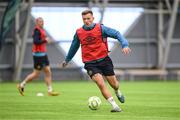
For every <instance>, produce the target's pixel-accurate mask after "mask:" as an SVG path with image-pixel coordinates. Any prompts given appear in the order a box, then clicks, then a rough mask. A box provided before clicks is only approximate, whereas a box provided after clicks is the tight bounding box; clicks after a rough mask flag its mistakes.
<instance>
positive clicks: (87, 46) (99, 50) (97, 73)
mask: <svg viewBox="0 0 180 120" xmlns="http://www.w3.org/2000/svg"><path fill="white" fill-rule="evenodd" d="M82 20H83V23H84V25H83V26H82V27H81V28H79V29H77V31H76V33H75V35H74V39H73V41H72V44H71V47H70V49H69V52H68V54H67V56H66V58H65V61H64V62H63V63H62V66H63V67H65V66H66V65H67V64H68V62H69V61H70V60H71V59H72V58H73V57H74V55H75V54H76V52H77V50H78V48H79V46H80V45H81V52H82V60H83V63H84V64H85V66H84V68H85V69H86V70H87V73H88V75H89V76H90V77H91V78H92V80H93V81H94V82H95V83H96V84H97V86H98V87H99V89H100V91H101V93H102V95H103V96H104V98H105V99H106V100H107V101H108V102H109V103H110V104H111V105H112V110H111V112H120V111H121V108H120V107H119V106H118V105H117V103H116V102H115V100H114V99H113V97H112V95H111V93H110V91H109V90H108V89H107V87H106V85H105V82H104V78H103V76H105V78H106V79H107V81H108V83H109V84H110V85H111V87H112V88H113V89H114V91H115V94H116V96H117V98H118V99H119V101H120V102H121V103H124V102H125V98H124V96H123V94H122V93H121V91H120V89H119V82H118V81H117V79H116V77H115V74H114V70H113V69H114V67H113V63H112V61H111V58H110V57H109V56H108V52H109V51H108V44H107V38H108V37H111V38H115V39H117V40H118V41H119V42H120V43H121V46H122V52H123V54H125V55H126V54H129V52H130V51H131V49H130V48H129V47H128V46H129V44H128V41H127V40H126V39H125V38H124V37H123V36H122V35H121V34H120V33H119V32H118V31H117V30H115V29H112V28H109V27H106V26H104V25H102V24H98V23H93V21H94V17H93V12H92V11H91V10H85V11H83V12H82Z"/></svg>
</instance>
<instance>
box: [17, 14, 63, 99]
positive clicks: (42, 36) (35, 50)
mask: <svg viewBox="0 0 180 120" xmlns="http://www.w3.org/2000/svg"><path fill="white" fill-rule="evenodd" d="M43 25H44V20H43V18H41V17H38V18H37V19H36V25H35V28H34V31H33V35H32V37H33V46H32V54H33V61H34V70H33V72H32V73H31V74H29V75H28V76H27V77H26V78H25V80H24V81H22V82H21V83H20V84H18V85H17V88H18V90H19V93H20V94H21V95H22V96H24V87H25V85H26V83H28V82H30V81H32V80H33V79H35V78H37V77H39V75H40V72H41V70H43V72H44V73H45V82H46V84H47V87H48V95H49V96H57V95H59V93H58V92H55V91H53V89H52V85H51V84H52V77H51V69H50V66H49V60H48V56H47V50H46V44H47V43H50V42H51V40H50V39H49V38H48V37H46V33H45V30H44V29H43Z"/></svg>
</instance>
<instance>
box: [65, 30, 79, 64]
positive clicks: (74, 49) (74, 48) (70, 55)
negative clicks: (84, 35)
mask: <svg viewBox="0 0 180 120" xmlns="http://www.w3.org/2000/svg"><path fill="white" fill-rule="evenodd" d="M79 46H80V41H79V38H78V36H77V33H76V34H75V35H74V38H73V41H72V43H71V47H70V49H69V51H68V54H67V56H66V58H65V61H66V63H68V62H69V61H71V59H72V58H73V57H74V55H75V54H76V52H77V50H78V49H79Z"/></svg>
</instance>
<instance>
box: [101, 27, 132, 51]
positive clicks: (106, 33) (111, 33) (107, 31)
mask: <svg viewBox="0 0 180 120" xmlns="http://www.w3.org/2000/svg"><path fill="white" fill-rule="evenodd" d="M101 28H102V36H103V37H104V38H107V37H111V38H114V39H117V40H118V41H119V42H120V43H121V46H122V52H123V53H124V54H128V53H129V52H131V49H130V48H129V43H128V41H127V40H126V38H124V37H123V36H122V35H121V33H120V32H119V31H117V30H115V29H113V28H109V27H106V26H104V25H101Z"/></svg>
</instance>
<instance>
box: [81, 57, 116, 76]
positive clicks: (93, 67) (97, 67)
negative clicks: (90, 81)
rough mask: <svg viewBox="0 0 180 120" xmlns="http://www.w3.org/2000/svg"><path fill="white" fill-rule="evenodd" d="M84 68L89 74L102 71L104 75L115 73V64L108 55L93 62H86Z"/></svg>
mask: <svg viewBox="0 0 180 120" xmlns="http://www.w3.org/2000/svg"><path fill="white" fill-rule="evenodd" d="M84 68H85V69H86V70H87V73H88V75H89V76H90V77H91V78H92V76H93V75H94V74H96V73H100V74H102V75H104V76H112V75H115V74H114V66H113V63H112V60H111V58H110V57H108V56H107V57H106V58H104V59H103V60H101V61H97V62H96V61H93V63H85V66H84Z"/></svg>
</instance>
